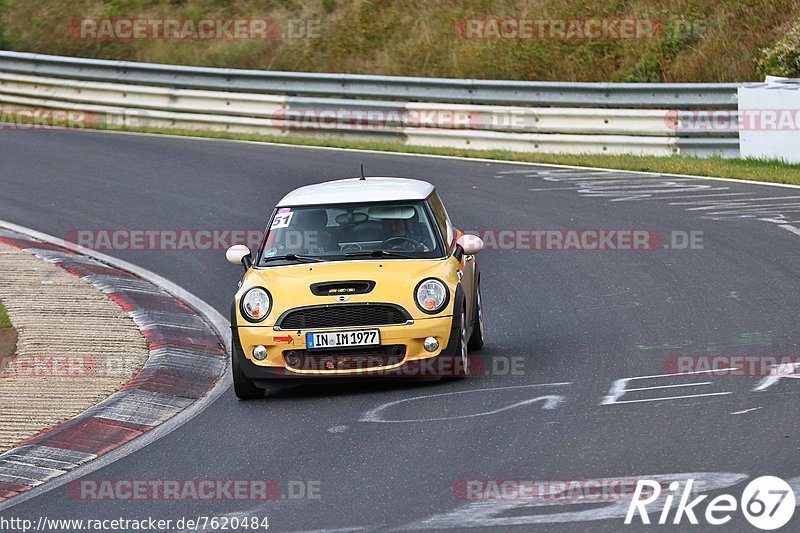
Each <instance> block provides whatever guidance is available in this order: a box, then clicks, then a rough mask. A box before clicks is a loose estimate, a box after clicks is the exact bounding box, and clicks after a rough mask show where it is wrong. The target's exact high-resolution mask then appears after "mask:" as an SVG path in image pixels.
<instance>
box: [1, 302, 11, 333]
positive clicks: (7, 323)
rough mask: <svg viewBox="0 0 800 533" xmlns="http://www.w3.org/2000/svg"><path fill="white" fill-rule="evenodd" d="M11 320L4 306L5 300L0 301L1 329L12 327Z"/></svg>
mask: <svg viewBox="0 0 800 533" xmlns="http://www.w3.org/2000/svg"><path fill="white" fill-rule="evenodd" d="M13 327H14V326H12V325H11V320H9V318H8V313H7V312H6V308H5V307H3V302H0V329H12V328H13Z"/></svg>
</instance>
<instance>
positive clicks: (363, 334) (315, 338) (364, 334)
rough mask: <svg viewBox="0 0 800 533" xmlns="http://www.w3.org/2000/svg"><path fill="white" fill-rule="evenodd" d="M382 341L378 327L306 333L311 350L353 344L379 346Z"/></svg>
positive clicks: (346, 346)
mask: <svg viewBox="0 0 800 533" xmlns="http://www.w3.org/2000/svg"><path fill="white" fill-rule="evenodd" d="M380 343H381V332H380V330H378V329H362V330H358V331H330V332H323V333H306V348H308V349H309V350H319V349H325V348H349V347H352V346H377V345H379V344H380Z"/></svg>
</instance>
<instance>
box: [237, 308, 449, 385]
mask: <svg viewBox="0 0 800 533" xmlns="http://www.w3.org/2000/svg"><path fill="white" fill-rule="evenodd" d="M457 321H458V319H457V318H456V319H455V320H454V318H453V317H452V316H446V317H436V318H427V319H420V320H416V321H415V322H414V323H413V324H404V325H396V326H378V327H377V329H380V332H381V347H389V346H391V347H397V346H402V347H404V350H403V352H404V353H403V354H402V355H401V356H395V357H394V358H391V357H390V358H389V359H388V360H387V362H386V364H381V365H369V366H368V367H367V368H360V367H357V368H348V369H338V368H336V367H334V368H330V369H328V368H324V367H322V368H321V367H314V368H310V369H297V368H292V367H291V366H289V365H288V364H287V363H286V360H285V354H286V352H291V351H294V352H295V353H297V352H298V351H304V350H305V334H306V333H307V332H309V331H330V330H327V329H326V330H316V329H315V330H299V331H291V332H287V331H275V330H274V329H273V328H271V327H253V326H238V327H236V326H234V327H232V328H231V331H232V341H233V342H232V345H233V361H232V364H238V365H239V368H240V369H241V371H242V373H243V374H244V375H245V376H246V377H247V378H248V379H251V380H254V381H256V382H275V381H288V380H291V381H292V384H302V383H303V382H308V383H320V382H326V381H336V382H338V381H341V380H343V379H355V380H365V379H366V380H373V379H437V378H439V377H442V376H447V375H451V374H453V373H454V372H455V369H454V365H455V364H456V363H454V362H453V360H454V359H455V358H453V357H452V356H453V355H454V354H455V352H456V346H457V343H458V333H459V327H460V325H459V324H457ZM340 329H347V328H340ZM349 329H362V328H349ZM426 337H435V338H436V339H437V340H439V348H438V349H437V350H436V351H433V352H428V351H426V350H425V348H424V347H423V341H424V339H425V338H426ZM290 338H291V339H290ZM257 345H262V346H265V347H266V348H267V358H266V359H264V360H263V361H257V360H255V359H253V357H252V353H253V348H255V346H257ZM387 352H388V353H389V354H391V351H390V350H387ZM340 353H341V356H342V357H348V355H347V351H346V350H343V351H341V352H340ZM334 355H335V354H334Z"/></svg>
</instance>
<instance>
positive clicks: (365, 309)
mask: <svg viewBox="0 0 800 533" xmlns="http://www.w3.org/2000/svg"><path fill="white" fill-rule="evenodd" d="M409 320H411V316H410V315H409V314H408V312H407V311H406V310H405V309H403V308H402V307H400V306H399V305H394V304H381V303H363V304H330V305H314V306H310V307H300V308H297V309H292V310H290V311H287V312H286V313H284V314H283V315H282V316H280V317H279V318H278V320H277V323H276V326H277V327H279V328H280V329H284V330H289V329H316V328H339V327H362V326H388V325H392V324H405V323H406V322H408V321H409Z"/></svg>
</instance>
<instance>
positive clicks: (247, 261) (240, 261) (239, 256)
mask: <svg viewBox="0 0 800 533" xmlns="http://www.w3.org/2000/svg"><path fill="white" fill-rule="evenodd" d="M225 259H227V260H228V262H229V263H231V264H233V265H244V269H245V270H247V269H248V268H250V267H251V266H253V260H252V258H251V257H250V248H248V247H247V246H245V245H244V244H235V245H233V246H231V247H230V248H228V250H227V251H226V252H225Z"/></svg>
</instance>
